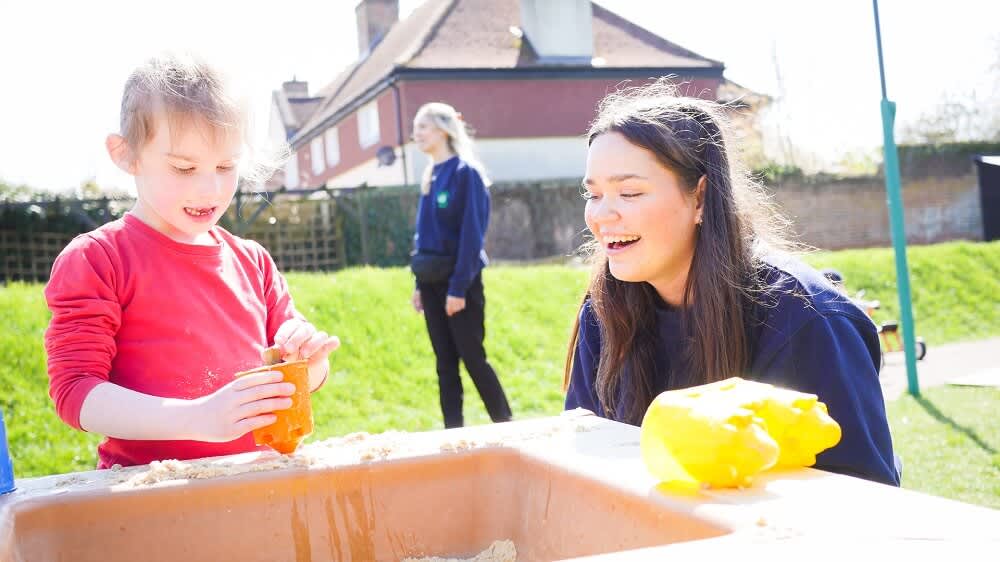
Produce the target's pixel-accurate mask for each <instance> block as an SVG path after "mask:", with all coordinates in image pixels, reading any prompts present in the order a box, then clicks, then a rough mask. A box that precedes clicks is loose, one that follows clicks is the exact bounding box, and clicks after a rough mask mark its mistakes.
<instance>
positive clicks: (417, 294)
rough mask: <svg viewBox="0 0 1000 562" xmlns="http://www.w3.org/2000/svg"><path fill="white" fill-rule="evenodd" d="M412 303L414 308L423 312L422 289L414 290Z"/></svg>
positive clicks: (411, 298)
mask: <svg viewBox="0 0 1000 562" xmlns="http://www.w3.org/2000/svg"><path fill="white" fill-rule="evenodd" d="M410 304H412V305H413V310H416V311H417V312H419V313H421V314H423V312H424V303H423V302H421V300H420V289H414V290H413V296H412V297H410Z"/></svg>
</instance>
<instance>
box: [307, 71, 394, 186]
mask: <svg viewBox="0 0 1000 562" xmlns="http://www.w3.org/2000/svg"><path fill="white" fill-rule="evenodd" d="M375 102H376V103H377V104H378V117H379V121H378V122H379V140H378V142H376V143H375V144H373V145H372V146H369V147H366V148H361V145H360V143H359V141H358V115H357V112H355V113H352V114H351V115H348V116H347V117H345V118H344V119H342V120H340V122H338V123H336V124H335V125H334V126H336V127H337V129H338V137H339V139H340V161H339V162H338V163H337V165H336V166H333V167H332V168H330V167H327V166H326V165H325V164H324V166H323V171H322V172H321V173H319V174H314V173H313V170H312V154H311V152H312V150H311V149H310V146H309V143H310V142H312V141H309V142H307V143H306V144H304V145H302V146H300V147H299V148H298V149H297V150H296V151H295V156H296V158H298V163H299V178H300V182H299V183H300V186H301V187H319V186H321V185H324V184H326V183H327V182H328V181H329V180H331V179H333V178H337V177H338V176H340V175H341V174H346V173H349V172H350V173H351V174H352V176H351V177H352V178H353V177H359V178H360V179H359V180H357V181H356V182H355V183H350V184H346V185H357V184H359V183H361V182H362V181H368V184H369V185H398V184H400V183H402V180H401V179H399V177H397V176H399V175H401V171H400V172H399V173H398V174H397V175H392V174H382V173H381V170H380V173H379V174H376V175H375V176H373V177H372V178H371V179H370V180H368V179H367V178H365V177H364V176H360V175H359V174H358V173H357V171H358V170H359V169H368V168H369V167H370V168H372V169H374V168H375V152H376V151H377V150H378V149H379V147H382V146H393V147H394V146H398V144H399V143H398V138H397V127H396V103H395V100H394V99H393V91H392V89H387V90H385V91H383V92H381V93H380V94H379V95H378V97H376V98H375ZM320 136H323V135H322V134H321V135H320ZM324 149H325V145H324ZM324 154H325V152H324ZM400 170H401V169H400ZM383 176H386V177H384V178H383ZM338 179H340V178H338ZM380 180H383V181H385V183H382V181H380ZM345 181H347V179H340V181H338V182H335V183H345ZM351 181H354V180H353V179H352V180H351Z"/></svg>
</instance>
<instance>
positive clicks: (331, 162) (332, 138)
mask: <svg viewBox="0 0 1000 562" xmlns="http://www.w3.org/2000/svg"><path fill="white" fill-rule="evenodd" d="M324 140H325V141H326V165H327V166H329V167H330V168H332V167H334V166H336V165H337V164H339V163H340V133H339V131H337V128H336V127H330V128H329V129H327V130H326V135H324Z"/></svg>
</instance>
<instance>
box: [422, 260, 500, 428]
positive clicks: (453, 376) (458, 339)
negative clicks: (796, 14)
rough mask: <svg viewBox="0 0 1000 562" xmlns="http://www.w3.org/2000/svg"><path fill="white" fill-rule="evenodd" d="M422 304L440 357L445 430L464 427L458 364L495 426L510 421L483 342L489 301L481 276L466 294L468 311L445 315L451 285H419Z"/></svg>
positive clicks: (431, 336) (443, 283)
mask: <svg viewBox="0 0 1000 562" xmlns="http://www.w3.org/2000/svg"><path fill="white" fill-rule="evenodd" d="M417 288H418V289H420V302H421V303H422V304H423V307H424V321H425V322H427V333H428V334H429V335H430V338H431V345H432V346H433V347H434V355H435V356H436V357H437V375H438V390H439V392H440V394H441V412H442V413H443V414H444V426H445V427H446V428H450V427H461V426H462V425H463V424H464V419H463V417H462V379H461V377H460V376H459V372H458V360H459V358H461V359H462V362H463V363H465V370H466V371H468V372H469V376H470V377H472V382H473V384H475V385H476V390H478V391H479V396H480V397H481V398H482V399H483V404H485V405H486V411H487V412H489V414H490V419H491V420H493V421H494V422H503V421H509V420H510V419H511V413H510V405H509V404H508V403H507V396H506V394H504V391H503V387H502V386H500V380H499V379H498V378H497V374H496V372H495V371H494V370H493V367H491V366H490V364H489V362H487V361H486V349H485V348H484V347H483V340H484V339H485V337H486V329H485V326H484V320H485V312H486V297H485V296H484V295H483V278H482V274H480V275H477V276H476V278H475V279H474V280H473V281H472V285H471V286H470V287H469V290H468V291H467V292H466V294H465V308H464V309H463V310H461V311H460V312H458V313H456V314H455V315H454V316H448V315H447V314H445V309H444V306H445V301H446V299H447V298H448V282H447V281H444V282H442V283H419V284H418V286H417Z"/></svg>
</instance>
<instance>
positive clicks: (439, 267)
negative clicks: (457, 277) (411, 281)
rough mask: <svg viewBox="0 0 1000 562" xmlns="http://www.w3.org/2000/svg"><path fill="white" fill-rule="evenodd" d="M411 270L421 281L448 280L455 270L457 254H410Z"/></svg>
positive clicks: (438, 281) (437, 281) (436, 281)
mask: <svg viewBox="0 0 1000 562" xmlns="http://www.w3.org/2000/svg"><path fill="white" fill-rule="evenodd" d="M410 270H411V271H413V275H415V276H416V278H417V281H418V282H420V283H440V282H442V281H447V280H448V278H449V277H451V273H452V272H453V271H455V256H443V255H440V254H426V253H423V254H422V253H416V254H413V255H412V256H410Z"/></svg>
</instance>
